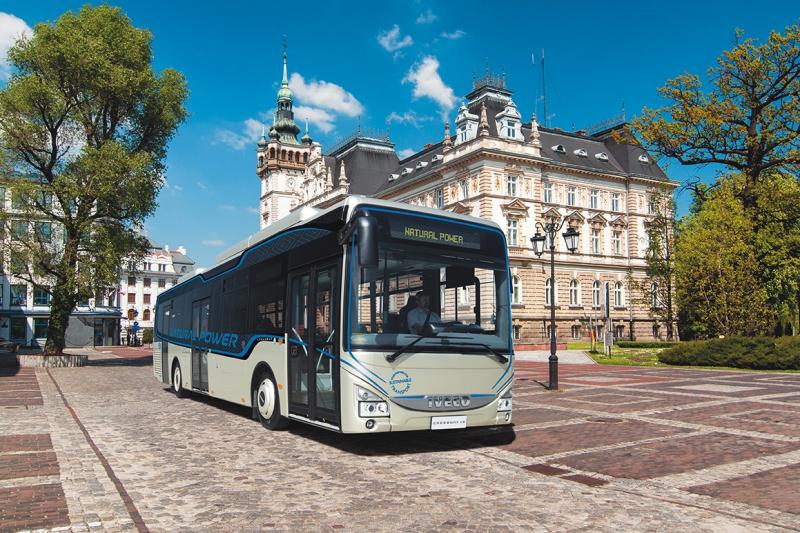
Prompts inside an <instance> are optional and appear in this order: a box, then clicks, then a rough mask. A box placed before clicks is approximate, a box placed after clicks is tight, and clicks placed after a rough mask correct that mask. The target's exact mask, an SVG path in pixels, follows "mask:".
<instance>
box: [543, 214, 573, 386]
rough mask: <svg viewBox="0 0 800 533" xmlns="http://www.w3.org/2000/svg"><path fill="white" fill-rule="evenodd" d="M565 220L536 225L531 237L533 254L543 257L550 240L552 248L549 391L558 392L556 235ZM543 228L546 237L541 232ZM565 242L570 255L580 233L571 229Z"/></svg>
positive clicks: (565, 235) (567, 232) (568, 230)
mask: <svg viewBox="0 0 800 533" xmlns="http://www.w3.org/2000/svg"><path fill="white" fill-rule="evenodd" d="M565 221H566V219H565V218H562V219H561V222H559V223H556V222H555V221H554V222H548V223H547V224H545V225H542V224H540V223H539V222H537V223H536V235H534V236H533V237H531V244H532V245H533V253H535V254H536V256H537V257H541V256H542V254H543V253H544V245H545V241H546V240H549V247H550V358H549V360H548V370H549V374H550V383H549V384H548V387H547V388H548V389H549V390H558V356H557V355H556V233H558V232H559V231H560V230H561V228H562V227H563V226H564V222H565ZM540 228H541V230H542V231H544V235H542V234H541V233H540V232H539V229H540ZM563 236H564V242H566V244H567V249H568V250H569V251H570V253H574V252H575V250H577V249H578V237H579V236H580V233H578V232H577V231H575V228H573V227H571V226H570V227H569V228H567V231H565V232H564V233H563Z"/></svg>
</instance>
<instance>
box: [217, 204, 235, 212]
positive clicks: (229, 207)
mask: <svg viewBox="0 0 800 533" xmlns="http://www.w3.org/2000/svg"><path fill="white" fill-rule="evenodd" d="M218 208H219V209H221V210H222V211H236V206H235V205H231V204H221V205H219V206H218Z"/></svg>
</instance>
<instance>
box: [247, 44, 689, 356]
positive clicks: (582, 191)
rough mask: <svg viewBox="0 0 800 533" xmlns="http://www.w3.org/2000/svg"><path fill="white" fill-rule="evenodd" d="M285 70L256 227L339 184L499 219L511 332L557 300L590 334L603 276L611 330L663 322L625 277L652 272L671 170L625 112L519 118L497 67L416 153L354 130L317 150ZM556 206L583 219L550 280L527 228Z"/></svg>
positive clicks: (631, 334) (561, 322)
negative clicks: (629, 126)
mask: <svg viewBox="0 0 800 533" xmlns="http://www.w3.org/2000/svg"><path fill="white" fill-rule="evenodd" d="M286 79H287V78H286V57H285V54H284V73H283V83H282V85H281V89H280V90H279V92H278V112H277V114H276V118H275V123H274V125H273V126H272V128H270V134H269V137H270V138H269V140H267V139H266V138H263V137H262V139H261V140H260V141H259V144H258V151H257V154H258V155H257V157H258V175H259V176H260V178H261V183H262V187H261V215H262V216H261V227H262V228H263V227H265V226H266V225H268V224H270V223H272V222H274V221H275V220H277V219H279V218H281V217H282V216H285V215H286V214H287V213H289V212H290V211H291V210H293V209H296V208H297V207H299V206H302V205H311V206H320V207H324V206H327V205H330V204H332V203H334V202H336V201H338V200H339V199H341V198H342V197H343V196H345V195H347V194H365V195H369V196H375V197H377V198H382V199H391V200H398V201H402V202H408V203H410V204H415V205H426V206H429V207H436V208H440V209H448V210H452V211H455V212H458V213H464V214H469V215H473V216H477V217H481V218H484V219H488V220H493V221H495V222H497V223H498V224H499V225H500V226H501V227H503V228H506V237H507V240H508V246H509V250H508V251H509V259H510V262H511V272H512V276H513V279H512V285H513V293H512V300H513V316H514V335H515V338H516V340H517V342H518V343H520V344H526V343H541V342H544V341H545V340H546V339H547V338H548V337H549V330H548V328H549V316H550V306H551V305H555V306H556V316H557V323H558V326H557V332H556V333H557V336H558V338H559V339H560V340H566V339H576V340H577V339H588V338H589V336H590V332H591V329H596V330H600V329H602V328H603V327H604V320H603V319H602V317H601V308H602V305H603V303H604V299H605V287H606V285H608V287H609V294H610V316H611V321H612V324H611V325H612V326H613V330H614V332H615V335H616V336H617V337H618V338H630V339H653V338H662V336H663V335H664V334H665V333H666V327H665V325H664V324H662V323H660V322H659V319H658V318H657V317H658V316H659V315H660V313H658V312H657V310H656V309H654V308H652V307H651V305H650V303H649V302H646V301H643V300H645V299H644V298H641V297H640V295H639V294H636V295H634V294H632V293H633V292H634V291H633V290H632V289H631V287H632V280H635V281H636V282H638V283H640V284H644V283H646V279H645V266H646V263H645V259H644V254H645V251H646V249H647V246H648V242H647V231H646V226H647V224H648V220H649V219H650V218H651V217H652V215H651V213H652V197H653V196H654V194H656V193H657V191H660V190H663V188H664V187H666V188H668V189H673V188H674V187H675V186H676V183H675V182H673V181H671V180H669V179H668V177H667V176H666V175H665V174H664V172H663V171H662V170H661V169H660V168H659V167H658V165H657V164H656V163H655V161H654V160H653V159H652V158H651V157H650V155H649V154H647V153H646V152H645V150H644V149H642V148H641V147H640V146H639V145H638V144H636V143H635V142H622V141H620V140H618V139H617V136H615V135H614V132H615V131H616V130H618V129H619V128H621V127H622V125H623V124H622V123H616V124H613V125H611V126H610V127H608V128H605V129H603V130H601V131H596V132H592V133H591V134H590V133H588V132H586V131H577V132H566V131H563V130H560V129H557V128H543V127H541V126H540V125H539V124H538V123H537V121H536V117H535V116H532V117H531V120H530V122H523V121H522V118H521V114H520V112H519V110H518V108H517V106H516V104H515V103H514V101H513V99H512V96H513V93H512V91H511V90H510V89H508V88H507V87H506V83H505V79H504V78H500V77H496V76H491V75H487V76H486V77H484V78H482V79H480V80H476V81H474V82H473V88H472V91H471V92H470V93H469V94H467V95H466V97H465V102H464V103H463V104H462V105H461V106H460V108H459V109H458V113H457V116H456V120H455V131H454V132H451V130H450V125H449V123H447V124H445V127H444V137H443V139H442V140H441V141H439V142H437V143H435V144H426V145H425V147H424V148H423V150H421V151H420V152H418V153H416V154H414V155H412V156H411V157H408V158H405V159H403V160H399V159H398V157H397V155H396V153H395V150H394V145H393V144H392V143H391V142H390V140H389V138H388V136H386V135H367V134H363V133H362V132H361V131H358V132H357V133H356V134H354V135H352V136H350V137H348V138H346V139H344V140H343V141H341V142H339V143H338V144H337V145H335V146H334V147H333V148H332V149H331V150H330V152H329V153H328V154H323V152H322V148H321V146H320V145H319V143H316V142H313V141H312V140H311V139H310V137H309V136H308V132H307V131H306V135H305V136H304V137H303V139H302V142H298V141H297V140H296V135H297V133H299V129H298V128H297V126H296V125H295V124H294V121H293V116H292V110H291V108H292V94H291V91H290V90H289V87H288V82H287V81H286ZM562 218H566V221H567V224H569V225H570V226H573V227H574V228H576V229H577V230H578V231H579V232H580V244H579V248H578V250H577V251H576V253H574V254H571V253H569V252H568V251H567V250H566V249H565V245H564V242H563V241H561V239H559V241H560V242H557V243H556V276H555V277H556V279H555V280H551V279H550V278H549V268H548V265H549V258H548V255H547V254H545V255H543V256H542V258H538V257H536V256H535V255H534V254H533V251H532V249H531V245H530V241H529V239H530V237H531V236H532V235H533V234H534V233H535V231H536V224H537V223H546V222H548V221H552V220H561V219H562ZM566 227H567V226H566V224H565V229H566ZM551 283H555V289H556V291H555V292H556V295H555V302H551V301H550V296H549V287H550V286H551V285H550V284H551ZM653 289H655V290H658V288H657V287H653Z"/></svg>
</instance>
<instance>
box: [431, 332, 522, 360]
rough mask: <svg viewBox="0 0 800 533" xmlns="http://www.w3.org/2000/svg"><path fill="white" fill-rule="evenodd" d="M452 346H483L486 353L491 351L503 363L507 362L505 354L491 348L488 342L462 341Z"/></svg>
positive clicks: (442, 337) (441, 337)
mask: <svg viewBox="0 0 800 533" xmlns="http://www.w3.org/2000/svg"><path fill="white" fill-rule="evenodd" d="M439 338H440V339H468V338H469V337H450V336H448V337H445V336H440V337H439ZM453 346H454V347H459V346H480V347H481V348H484V349H485V350H486V351H487V352H488V353H491V354H492V355H494V356H496V357H497V358H498V359H500V362H501V363H503V364H506V363H508V357H506V355H505V354H504V353H502V352H498V351H497V350H495V349H494V348H492V347H491V346H489V345H488V344H483V343H482V342H462V343H458V344H454V345H453Z"/></svg>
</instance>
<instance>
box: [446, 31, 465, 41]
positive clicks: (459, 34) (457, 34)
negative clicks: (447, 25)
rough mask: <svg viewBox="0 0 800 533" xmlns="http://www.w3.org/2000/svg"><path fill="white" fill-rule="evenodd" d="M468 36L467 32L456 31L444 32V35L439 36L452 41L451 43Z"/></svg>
mask: <svg viewBox="0 0 800 533" xmlns="http://www.w3.org/2000/svg"><path fill="white" fill-rule="evenodd" d="M466 34H467V32H465V31H462V30H456V31H443V32H442V33H440V34H439V36H440V37H442V38H444V39H450V40H451V41H455V40H456V39H461V38H462V37H463V36H465V35H466Z"/></svg>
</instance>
